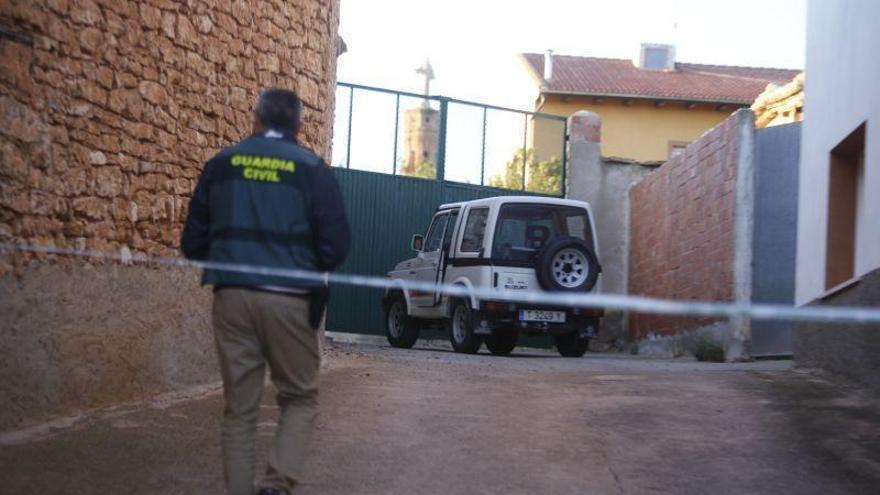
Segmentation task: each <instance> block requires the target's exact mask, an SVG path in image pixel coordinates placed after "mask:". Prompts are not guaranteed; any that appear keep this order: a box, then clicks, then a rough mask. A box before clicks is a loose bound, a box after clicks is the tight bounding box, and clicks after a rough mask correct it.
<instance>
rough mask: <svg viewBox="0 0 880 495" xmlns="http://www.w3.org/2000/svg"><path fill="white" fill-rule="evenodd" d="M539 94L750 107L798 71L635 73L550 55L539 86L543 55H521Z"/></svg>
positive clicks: (629, 66)
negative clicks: (549, 72)
mask: <svg viewBox="0 0 880 495" xmlns="http://www.w3.org/2000/svg"><path fill="white" fill-rule="evenodd" d="M523 57H524V58H525V60H526V63H527V65H528V66H529V67H530V68H531V70H532V71H533V75H534V76H535V78H536V79H537V80H538V81H540V82H541V83H542V86H541V92H542V93H548V94H554V93H555V94H578V95H601V96H622V97H632V98H653V99H669V100H682V101H707V102H712V103H735V104H743V105H749V104H751V103H752V102H753V101H754V100H755V98H756V97H757V96H758V95H759V94H761V93H762V92H763V91H764V90H765V89H766V87H767V83H774V84H785V83H787V82H789V81H790V80H791V79H792V78H793V77H794V76H796V75H797V74H798V73H799V72H800V71H798V70H788V69H767V68H758V67H735V66H724V65H701V64H685V63H676V64H675V70H674V71H662V70H650V69H639V68H638V67H636V66H634V65H633V63H632V61H631V60H626V59H613V58H595V57H575V56H568V55H553V77H552V78H551V79H550V81H544V79H543V77H542V76H543V74H544V55H542V54H537V53H524V54H523Z"/></svg>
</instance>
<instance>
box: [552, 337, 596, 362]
mask: <svg viewBox="0 0 880 495" xmlns="http://www.w3.org/2000/svg"><path fill="white" fill-rule="evenodd" d="M588 347H590V339H589V337H581V335H580V332H571V333H567V334H565V335H557V336H556V350H558V351H559V354H560V355H561V356H562V357H582V356H583V355H584V354H585V353H586V352H587V348H588Z"/></svg>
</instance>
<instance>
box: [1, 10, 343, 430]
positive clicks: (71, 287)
mask: <svg viewBox="0 0 880 495" xmlns="http://www.w3.org/2000/svg"><path fill="white" fill-rule="evenodd" d="M338 16H339V2H338V0H324V1H322V0H287V1H282V0H271V1H270V0H265V1H258V0H250V1H241V0H238V1H229V2H227V1H218V0H189V1H185V2H184V1H172V0H142V1H123V0H6V1H3V2H0V60H2V66H3V70H2V71H0V242H27V243H35V244H42V245H54V246H59V247H76V248H94V249H107V250H120V249H127V250H129V251H130V252H132V253H143V254H150V255H177V254H178V253H177V243H178V239H179V236H180V230H181V228H182V222H183V220H184V219H185V216H186V209H187V204H188V200H189V195H190V193H191V191H192V189H193V186H194V182H195V180H196V178H197V177H198V174H199V172H200V169H201V165H202V163H203V162H204V161H205V160H206V159H207V158H209V157H210V156H211V155H212V154H213V153H215V152H216V151H217V150H218V149H220V148H222V147H224V146H226V145H228V144H230V143H232V142H234V141H236V140H239V139H240V138H242V137H243V136H245V135H246V134H247V133H248V132H249V131H250V127H251V109H252V106H253V104H254V101H255V100H256V97H257V95H258V94H259V91H260V90H261V89H262V88H266V87H271V86H277V87H286V88H292V89H295V90H297V91H298V92H299V94H300V96H301V97H302V98H303V100H304V104H305V126H304V129H303V133H302V135H301V140H302V142H303V143H304V144H305V145H306V146H309V147H311V148H312V149H314V150H315V151H316V152H317V153H319V154H321V155H323V156H325V157H327V158H329V157H328V155H329V150H330V133H331V130H332V118H333V104H334V101H333V99H334V85H335V67H336V53H337V44H338V36H337V33H336V30H337V26H338ZM82 268H83V265H82V264H81V263H80V262H74V261H71V260H65V259H49V258H46V257H41V258H39V259H35V258H33V257H31V256H25V255H16V256H11V255H9V254H8V253H2V254H0V288H2V298H3V308H2V309H3V311H2V313H0V344H2V345H0V362H3V363H4V367H3V376H4V377H7V376H18V377H22V378H21V379H20V380H15V381H12V382H10V381H9V380H5V379H4V382H5V383H4V384H3V386H4V388H3V389H0V398H2V399H3V402H4V403H9V402H8V401H7V400H5V399H7V398H14V400H15V401H16V402H17V403H19V404H20V405H21V406H20V407H17V408H15V411H14V413H10V414H12V416H8V417H7V416H4V417H0V429H3V428H5V427H9V426H14V425H15V424H19V422H20V421H25V422H27V421H29V420H31V421H33V420H37V419H39V418H41V417H44V416H46V415H51V414H64V413H68V412H71V411H73V410H75V409H76V408H78V407H91V406H94V405H100V404H104V403H109V402H113V401H115V400H117V399H119V400H121V399H130V398H136V397H138V396H143V395H144V394H152V393H155V392H160V391H166V390H169V389H174V388H179V387H182V386H186V385H187V384H191V383H195V382H200V381H204V380H205V379H207V377H208V375H207V374H205V373H204V372H203V370H206V369H208V366H211V367H212V366H213V355H212V351H211V350H210V349H208V348H207V347H205V346H210V334H209V326H208V325H207V321H208V318H207V314H208V313H207V311H208V307H207V301H208V300H209V298H208V297H207V295H206V293H205V292H204V291H203V290H199V289H198V282H197V277H196V275H195V274H194V273H192V274H189V275H187V276H178V277H173V276H171V275H170V274H168V273H166V272H165V271H164V270H154V269H147V268H133V267H116V266H108V265H104V266H101V265H98V266H95V267H92V268H90V269H88V270H83V269H82ZM151 270H152V271H151ZM166 275H167V276H166ZM136 280H142V281H143V283H142V284H138V283H136ZM108 281H109V282H108ZM111 282H112V283H111ZM108 284H110V285H109V286H112V287H116V292H114V293H113V294H112V295H113V299H112V300H113V301H115V303H114V304H113V305H109V306H101V305H100V304H101V301H102V299H101V297H102V296H100V294H102V293H103V294H105V295H107V294H106V292H102V291H105V290H106V287H107V286H108ZM59 285H62V286H64V287H66V289H64V290H61V289H59V288H58V286H59ZM96 294H98V295H96ZM96 297H97V298H98V299H95V298H96ZM96 300H97V301H98V303H97V304H98V306H97V307H101V308H106V311H107V312H109V313H111V314H114V315H115V316H114V318H105V319H102V320H100V321H99V320H96V318H97V317H96V315H95V314H94V313H93V312H91V311H83V310H74V308H90V307H92V306H93V305H94V304H96V302H95V301H96ZM104 300H105V301H106V299H104ZM145 301H151V302H152V303H151V304H147V303H145ZM163 303H169V304H172V303H173V304H174V305H175V306H173V307H174V309H173V310H170V311H169V313H168V315H167V316H166V315H161V314H157V312H162V311H163V308H165V306H163ZM38 315H42V316H39V317H38ZM179 318H184V319H186V321H187V322H188V323H186V324H182V323H180V322H179ZM175 322H177V323H175ZM177 324H179V325H182V326H180V327H178V328H181V329H182V328H185V331H184V330H181V331H183V332H184V333H179V332H178V333H175V331H173V330H172V328H173V326H174V325H177ZM176 339H177V340H176ZM62 344H63V345H62ZM190 344H192V345H193V346H196V347H199V350H198V351H196V350H192V353H187V352H183V353H182V354H180V355H179V357H181V358H182V359H188V360H190V362H188V363H182V362H179V361H177V360H176V359H167V360H166V359H164V358H161V356H160V355H159V354H156V353H155V351H156V346H160V345H161V346H167V348H175V347H177V346H179V345H190ZM59 350H63V351H64V352H60V351H59ZM203 351H205V352H203ZM13 356H14V357H15V359H13ZM29 356H33V361H30V362H29V361H28V359H30V358H29ZM151 356H152V357H151ZM153 358H155V359H153ZM98 361H102V364H100V365H99V364H97V363H98ZM13 368H14V369H13ZM71 370H73V372H71ZM194 370H201V371H197V372H196V371H194ZM34 373H43V374H42V375H34ZM157 373H159V374H161V375H162V379H161V380H159V379H157V378H156V374H157ZM37 376H43V377H46V379H45V380H42V379H37V378H35V377H37ZM28 377H30V378H28ZM214 378H216V377H214ZM95 384H100V386H97V385H95ZM92 385H95V386H92ZM43 386H45V387H47V388H45V389H41V387H43ZM16 387H17V388H16ZM53 387H54V388H53ZM13 388H14V389H13ZM13 416H14V417H13Z"/></svg>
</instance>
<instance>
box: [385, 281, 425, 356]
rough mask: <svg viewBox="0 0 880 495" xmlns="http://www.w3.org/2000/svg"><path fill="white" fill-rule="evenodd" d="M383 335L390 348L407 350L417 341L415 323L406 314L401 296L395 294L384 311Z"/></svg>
mask: <svg viewBox="0 0 880 495" xmlns="http://www.w3.org/2000/svg"><path fill="white" fill-rule="evenodd" d="M385 335H386V337H388V343H389V344H391V347H398V348H401V349H409V348H411V347H412V346H414V345H415V344H416V340H418V339H419V327H418V325H417V324H416V321H415V320H414V319H413V318H412V317H410V316H409V315H408V314H406V300H404V298H403V294H396V295H395V296H393V297H392V299H391V301H390V302H389V303H388V307H387V309H386V310H385Z"/></svg>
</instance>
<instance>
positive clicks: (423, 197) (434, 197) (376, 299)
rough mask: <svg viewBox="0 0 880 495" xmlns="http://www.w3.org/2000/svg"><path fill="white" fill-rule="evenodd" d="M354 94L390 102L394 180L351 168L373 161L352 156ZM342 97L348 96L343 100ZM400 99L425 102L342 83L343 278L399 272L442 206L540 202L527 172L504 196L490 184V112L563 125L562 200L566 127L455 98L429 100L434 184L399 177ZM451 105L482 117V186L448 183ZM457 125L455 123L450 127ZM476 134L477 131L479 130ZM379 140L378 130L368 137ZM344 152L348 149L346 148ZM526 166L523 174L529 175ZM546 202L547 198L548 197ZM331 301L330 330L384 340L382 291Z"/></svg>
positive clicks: (347, 289) (335, 292)
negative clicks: (434, 115) (434, 118)
mask: <svg viewBox="0 0 880 495" xmlns="http://www.w3.org/2000/svg"><path fill="white" fill-rule="evenodd" d="M355 90H357V91H358V92H373V93H376V94H380V95H382V94H384V95H391V97H393V99H392V100H391V101H394V102H395V107H394V112H395V113H394V115H395V117H394V120H393V129H394V153H393V159H392V160H393V161H392V164H391V167H390V168H391V170H390V172H391V173H380V172H374V171H366V170H355V168H354V167H353V165H354V164H357V163H363V162H366V161H369V159H368V158H359V157H358V156H357V154H355V155H354V156H353V155H352V138H351V137H352V133H353V132H355V131H353V130H352V129H353V126H352V121H353V117H352V116H353V108H354V105H355V102H356V99H355ZM339 91H343V92H347V94H340V93H339ZM401 97H408V98H424V97H423V96H422V95H414V94H412V93H403V92H396V91H391V90H387V89H381V88H368V87H364V86H357V85H350V84H344V83H340V84H339V86H338V88H337V101H347V102H348V111H347V112H340V111H339V110H340V109H339V108H337V118H336V129H337V131H336V132H335V136H336V137H337V139H338V138H339V137H340V136H343V137H342V139H338V141H337V145H338V146H339V148H337V149H335V150H334V156H339V157H340V160H341V157H345V160H344V162H342V161H340V162H339V163H337V166H334V167H333V169H334V172H335V173H336V176H337V178H338V180H339V184H340V186H341V188H342V192H343V194H344V196H345V200H346V207H347V210H348V218H349V222H350V224H351V232H352V252H351V255H350V256H349V258H348V260H347V261H346V263H345V265H343V266H342V267H341V269H340V272H341V273H356V274H363V275H376V276H384V275H385V274H386V273H387V272H388V271H390V270H391V269H392V268H394V265H396V264H397V263H399V262H400V261H403V260H405V259H407V258H411V257H412V256H413V252H412V251H411V249H410V241H411V238H412V235H413V234H424V233H425V232H424V229H425V228H426V227H427V225H428V223H429V222H430V219H431V216H432V214H433V213H434V211H435V210H436V209H437V207H438V206H440V205H441V204H444V203H454V202H459V201H468V200H472V199H480V198H487V197H491V196H501V195H524V196H535V195H542V194H538V193H534V192H531V191H525V190H524V189H525V188H526V184H525V179H524V178H525V169H523V175H522V176H523V183H522V188H521V189H520V190H510V189H499V188H496V187H489V186H486V185H483V184H485V181H484V180H483V178H484V177H483V176H484V175H485V162H486V159H485V156H486V145H487V144H486V119H487V113H488V112H489V111H497V112H510V113H512V114H516V115H517V116H522V115H525V116H526V119H525V120H524V123H525V125H528V122H529V120H528V119H529V118H532V119H535V118H541V119H556V120H558V121H559V122H560V128H559V132H560V134H561V135H560V143H562V150H560V153H561V156H562V163H563V166H562V171H563V172H562V174H563V176H562V178H561V182H560V186H561V187H560V193H559V194H556V195H555V196H560V195H561V191H562V190H564V187H565V186H564V184H565V177H564V169H565V167H564V163H565V158H566V157H565V149H564V136H565V131H566V129H565V119H563V118H561V117H556V116H546V115H542V114H535V113H531V112H523V111H520V110H512V109H505V108H500V107H492V106H489V105H482V104H478V103H473V102H463V101H459V100H452V99H450V98H445V97H438V96H431V97H428V98H424V99H425V100H428V99H430V100H432V101H435V102H437V103H438V106H439V115H440V129H441V131H440V139H439V143H438V160H437V161H438V163H437V164H436V165H437V167H436V176H437V177H436V178H434V179H423V178H417V177H409V176H403V175H398V173H399V172H398V167H397V162H398V151H397V146H398V139H397V136H398V134H399V130H400V129H399V126H398V120H399V119H398V114H399V113H400V111H401V104H400V100H401ZM450 105H462V106H468V107H475V108H478V109H480V111H481V112H482V119H483V120H482V146H483V149H482V157H481V160H480V167H482V169H481V170H479V173H480V180H479V182H480V185H476V184H465V183H460V182H453V181H450V180H445V176H444V169H445V167H444V164H445V162H446V149H447V142H448V141H449V139H448V137H447V126H448V124H447V117H448V114H449V112H450V110H449V108H450ZM453 121H454V119H453ZM477 127H478V126H477ZM371 132H375V130H371ZM520 138H522V144H523V149H522V153H523V156H527V152H528V150H526V149H525V146H526V143H525V138H524V136H523V135H520V136H519V137H518V139H520ZM342 144H344V145H345V146H344V148H343V147H342ZM524 164H525V160H523V167H525V165H524ZM543 195H546V194H543ZM331 291H332V298H331V301H330V307H329V308H328V312H327V330H330V331H338V332H352V333H366V334H383V333H384V324H383V316H382V308H381V298H382V290H379V289H369V288H361V287H352V286H347V285H334V286H333V287H331Z"/></svg>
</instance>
